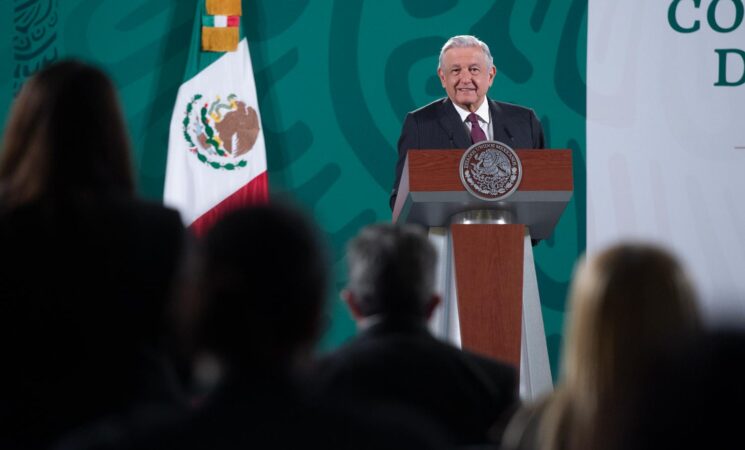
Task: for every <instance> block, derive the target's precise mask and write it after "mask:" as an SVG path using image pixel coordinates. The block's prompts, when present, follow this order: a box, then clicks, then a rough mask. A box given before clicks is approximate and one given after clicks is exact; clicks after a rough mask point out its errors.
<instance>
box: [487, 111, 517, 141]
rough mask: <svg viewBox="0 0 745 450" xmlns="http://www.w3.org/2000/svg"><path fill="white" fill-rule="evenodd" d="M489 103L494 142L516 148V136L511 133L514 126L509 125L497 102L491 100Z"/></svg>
mask: <svg viewBox="0 0 745 450" xmlns="http://www.w3.org/2000/svg"><path fill="white" fill-rule="evenodd" d="M487 101H488V102H489V111H490V113H491V122H492V127H493V128H492V131H493V132H494V140H495V141H499V142H502V143H503V144H507V145H508V146H510V147H512V148H515V140H514V138H513V136H514V134H513V133H512V131H510V129H511V127H512V124H511V123H509V121H508V120H507V118H506V117H505V115H504V114H503V112H502V108H501V107H500V106H499V104H498V103H497V102H495V101H494V100H489V99H487Z"/></svg>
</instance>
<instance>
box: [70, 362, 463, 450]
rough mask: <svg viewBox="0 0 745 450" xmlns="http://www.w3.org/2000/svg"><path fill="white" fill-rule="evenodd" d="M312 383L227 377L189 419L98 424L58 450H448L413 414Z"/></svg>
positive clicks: (252, 375)
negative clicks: (372, 405)
mask: <svg viewBox="0 0 745 450" xmlns="http://www.w3.org/2000/svg"><path fill="white" fill-rule="evenodd" d="M301 375H302V376H301ZM311 381H312V380H311V379H310V378H309V376H308V375H307V374H295V375H291V374H289V373H288V372H285V371H273V370H267V369H266V367H251V368H248V370H242V371H241V372H238V373H235V374H233V375H231V376H229V377H228V378H227V379H226V380H225V381H224V382H223V383H222V384H221V385H220V386H219V387H218V389H217V390H216V391H215V392H214V393H212V394H211V395H210V396H209V397H208V398H207V399H206V401H205V403H204V404H203V405H202V406H201V407H199V408H198V409H196V410H195V411H193V412H192V413H189V414H182V415H175V416H171V417H153V418H151V419H150V420H149V423H148V421H143V420H127V421H118V422H117V421H113V422H110V423H105V424H101V426H97V427H95V428H93V429H91V430H87V431H88V432H87V433H80V434H79V435H78V436H75V438H74V439H70V440H68V441H67V442H64V443H63V444H62V445H60V446H59V447H58V448H57V449H56V450H171V449H173V450H205V449H211V450H238V449H288V450H290V449H292V450H294V449H303V448H308V449H327V450H383V449H401V450H403V449H406V450H420V449H421V450H425V449H426V450H430V449H431V450H439V449H445V448H448V447H446V446H445V445H443V444H442V441H443V439H442V438H441V437H440V435H439V434H438V432H437V430H436V429H429V428H419V426H420V425H421V424H419V423H417V422H413V426H412V422H411V420H410V419H411V416H408V415H405V414H404V415H402V414H401V412H400V411H397V410H395V409H394V410H372V411H371V410H370V409H369V408H363V407H360V405H355V404H350V403H349V402H347V403H345V404H339V403H335V402H334V401H333V399H330V398H327V397H319V396H317V395H316V394H317V392H316V390H315V389H312V388H311V386H312V382H311ZM136 419H137V418H136Z"/></svg>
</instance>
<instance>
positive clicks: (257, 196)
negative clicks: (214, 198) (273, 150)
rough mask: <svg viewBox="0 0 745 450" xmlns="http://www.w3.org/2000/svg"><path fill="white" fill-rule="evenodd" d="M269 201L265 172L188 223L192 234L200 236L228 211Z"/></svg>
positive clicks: (267, 180)
mask: <svg viewBox="0 0 745 450" xmlns="http://www.w3.org/2000/svg"><path fill="white" fill-rule="evenodd" d="M268 201H269V179H268V178H267V175H266V172H264V173H262V174H261V175H258V176H257V177H256V178H254V179H253V180H251V182H250V183H248V184H247V185H245V186H243V187H242V188H240V189H238V190H237V191H235V192H234V193H233V194H231V195H230V196H228V197H226V198H225V200H223V201H221V202H220V203H218V204H217V205H215V206H214V207H213V208H212V209H210V210H209V211H207V212H206V213H204V214H202V215H201V216H200V217H199V218H198V219H197V220H195V221H194V222H192V224H191V225H189V229H191V230H192V232H193V233H194V235H196V236H202V235H204V233H206V232H207V231H208V230H209V229H210V228H212V226H213V225H214V224H215V223H216V222H217V221H218V220H220V218H221V217H223V216H224V215H225V214H227V213H228V212H230V211H232V210H234V209H238V208H240V207H243V206H248V205H251V204H262V203H266V202H268Z"/></svg>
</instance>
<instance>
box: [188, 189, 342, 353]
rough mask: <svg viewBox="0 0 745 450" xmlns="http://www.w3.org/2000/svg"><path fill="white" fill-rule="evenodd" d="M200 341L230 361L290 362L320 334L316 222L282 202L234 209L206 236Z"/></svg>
mask: <svg viewBox="0 0 745 450" xmlns="http://www.w3.org/2000/svg"><path fill="white" fill-rule="evenodd" d="M199 266H200V275H199V283H198V285H199V288H200V293H199V296H200V298H201V300H202V313H201V327H200V329H201V333H202V336H201V338H202V344H203V345H204V346H205V347H206V348H207V349H208V350H211V351H213V352H214V353H216V354H217V355H218V356H219V357H221V358H222V359H223V360H224V361H225V362H227V364H228V365H231V366H245V365H250V364H256V363H258V364H266V365H268V366H273V365H275V364H280V365H281V364H284V363H286V362H291V361H292V360H293V359H294V357H295V356H298V354H299V353H302V352H303V351H304V350H309V349H310V348H311V346H312V344H313V343H314V342H315V339H316V338H317V336H318V334H319V328H320V317H321V313H322V309H323V302H324V299H325V295H326V282H327V272H328V268H327V262H326V258H325V255H324V252H323V251H322V248H321V247H320V245H319V239H318V235H317V232H316V229H315V227H314V226H313V224H312V223H311V222H310V221H309V220H308V219H307V218H306V217H305V216H304V215H303V214H301V213H300V212H298V211H296V210H294V209H291V208H289V207H288V206H281V205H277V204H271V205H264V206H255V207H250V208H244V209H240V210H237V211H233V212H231V213H230V214H228V215H226V216H225V217H224V218H223V219H222V220H220V221H219V222H218V223H217V224H216V225H215V226H214V227H213V228H212V229H211V230H210V231H209V232H208V233H207V235H206V236H205V237H204V239H203V241H202V247H201V258H200V263H199Z"/></svg>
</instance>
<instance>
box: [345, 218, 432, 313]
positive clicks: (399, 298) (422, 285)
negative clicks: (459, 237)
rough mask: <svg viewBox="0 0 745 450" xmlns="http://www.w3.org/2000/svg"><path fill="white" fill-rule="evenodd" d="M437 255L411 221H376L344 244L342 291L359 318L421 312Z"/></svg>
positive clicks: (430, 295) (428, 293) (428, 291)
mask: <svg viewBox="0 0 745 450" xmlns="http://www.w3.org/2000/svg"><path fill="white" fill-rule="evenodd" d="M436 262H437V254H436V252H435V249H434V247H433V246H432V244H431V243H430V242H429V239H428V238H427V235H426V234H425V233H424V230H422V229H421V228H420V227H417V226H414V225H404V226H400V225H393V224H378V225H371V226H368V227H366V228H364V229H363V230H362V231H361V232H360V234H359V235H358V236H357V237H356V238H355V239H354V240H352V241H351V242H350V243H349V246H348V249H347V263H348V265H349V284H348V289H349V290H350V291H352V292H353V293H354V294H355V295H356V297H357V299H358V302H359V307H360V312H361V313H362V314H363V315H364V316H371V315H375V314H382V315H386V316H400V315H409V316H411V315H413V316H422V317H423V316H424V315H425V314H426V307H427V303H428V301H429V300H430V299H431V297H432V295H433V294H434V292H435V289H434V284H435V265H436Z"/></svg>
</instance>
